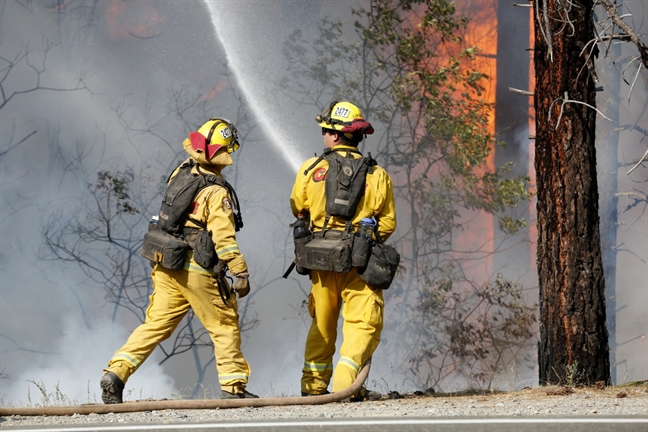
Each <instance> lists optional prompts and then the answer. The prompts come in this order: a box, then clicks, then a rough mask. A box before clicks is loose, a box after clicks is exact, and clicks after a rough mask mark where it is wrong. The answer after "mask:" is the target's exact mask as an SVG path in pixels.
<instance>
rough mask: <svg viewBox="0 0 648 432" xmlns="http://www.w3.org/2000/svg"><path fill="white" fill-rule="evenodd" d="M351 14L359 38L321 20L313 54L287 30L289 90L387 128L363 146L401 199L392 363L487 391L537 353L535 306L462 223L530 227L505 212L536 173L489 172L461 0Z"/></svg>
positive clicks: (379, 1) (488, 140)
mask: <svg viewBox="0 0 648 432" xmlns="http://www.w3.org/2000/svg"><path fill="white" fill-rule="evenodd" d="M353 13H354V14H355V16H357V18H358V21H356V23H355V29H356V32H357V37H356V38H352V37H351V36H349V34H348V33H345V32H344V28H343V26H342V24H341V23H335V22H330V21H326V20H324V21H323V22H322V24H321V25H320V33H321V34H320V37H319V38H318V39H317V41H316V43H315V44H313V48H312V51H313V55H312V57H309V54H310V51H309V50H308V49H307V44H306V41H304V40H303V39H301V38H300V34H299V33H296V34H293V35H292V36H291V38H290V41H291V42H289V43H288V45H287V46H286V50H285V53H286V56H287V57H288V60H289V62H290V65H291V67H290V70H289V72H290V75H289V76H290V77H291V80H290V81H287V82H286V83H285V87H287V88H291V89H292V90H293V91H294V92H295V93H296V94H302V95H303V96H304V100H308V101H309V103H313V104H314V105H316V106H318V107H322V106H327V105H328V103H329V101H330V100H331V99H350V100H352V101H354V102H355V103H357V104H358V105H359V106H360V107H361V109H362V112H363V113H364V114H365V116H366V117H367V118H369V119H370V120H371V121H372V123H373V122H375V123H377V126H378V127H376V130H377V131H379V133H381V135H380V136H379V142H378V144H376V145H372V148H369V147H368V145H369V144H362V145H361V147H363V146H364V148H361V150H372V151H375V152H377V155H376V156H377V159H378V161H379V163H380V164H381V166H383V167H385V168H386V169H387V170H388V172H390V174H391V175H392V179H393V181H394V191H395V194H396V199H397V207H398V224H399V229H398V230H397V232H396V234H395V235H394V236H393V237H392V240H393V239H396V242H397V243H398V246H399V250H400V252H401V257H402V260H401V263H402V264H403V268H402V272H401V273H400V276H399V277H398V278H397V280H396V281H395V283H394V285H392V288H390V290H389V291H388V292H387V293H386V295H387V296H389V297H388V303H389V304H390V305H391V306H390V307H391V308H392V310H394V309H395V311H394V312H392V314H393V315H392V316H397V317H398V318H397V320H392V321H391V322H389V321H386V331H385V335H386V338H387V339H390V340H391V341H392V343H391V344H389V345H388V350H389V351H390V353H389V355H390V361H392V362H398V363H401V362H402V363H404V364H405V365H409V371H410V374H409V378H410V379H412V380H413V381H415V382H416V384H418V385H419V386H420V385H425V386H426V387H429V386H436V385H440V384H441V383H442V382H444V381H447V380H449V379H450V380H453V379H457V378H461V379H463V380H464V382H467V383H468V384H469V385H478V386H486V387H491V386H492V385H493V380H494V379H495V377H496V376H497V375H498V374H500V373H501V372H502V371H504V370H507V369H510V368H516V367H517V366H520V365H524V364H525V363H526V362H527V361H529V359H528V358H527V357H525V353H526V352H528V351H529V350H530V348H531V344H532V338H533V332H532V327H533V324H534V321H535V315H534V307H533V306H530V305H526V304H525V302H524V301H523V299H522V289H521V287H520V286H519V285H518V284H516V283H514V282H512V281H510V280H507V279H506V278H504V277H503V276H501V275H494V274H488V275H486V276H484V275H482V274H478V272H476V271H475V268H474V267H475V263H476V262H483V261H481V260H485V261H488V260H489V259H490V257H491V256H492V254H493V253H494V252H495V248H496V247H495V246H493V245H492V244H491V243H490V242H491V241H492V239H491V238H489V237H488V235H485V236H484V238H479V239H478V243H480V244H479V245H478V246H476V247H475V246H473V247H472V248H471V249H467V250H466V249H464V248H463V246H465V245H466V244H467V243H468V242H467V241H466V239H467V236H466V235H462V231H463V230H470V229H471V225H470V221H471V219H472V220H473V222H474V220H478V221H479V220H481V219H483V220H485V221H488V222H486V224H487V225H488V226H489V228H488V230H489V231H490V230H491V228H490V221H491V220H492V218H493V217H495V218H497V220H498V221H499V226H500V229H501V230H502V232H505V233H509V234H512V233H515V232H516V231H517V230H518V229H519V228H520V227H522V226H524V225H525V223H526V221H524V220H521V219H515V218H513V217H511V216H509V215H508V214H507V213H506V210H507V209H508V208H509V207H511V206H515V205H517V204H518V203H519V202H521V201H524V200H526V199H527V198H528V197H529V196H530V194H529V192H528V190H527V186H528V179H527V178H526V177H524V176H514V177H512V178H506V177H505V174H506V172H507V171H508V168H509V166H502V167H496V168H491V165H490V164H491V163H492V152H493V150H494V147H495V145H496V142H495V139H494V136H493V135H492V134H491V133H490V132H489V130H490V127H489V115H490V113H491V109H492V106H491V104H490V102H489V101H488V100H486V98H485V95H484V86H483V84H484V82H485V81H486V80H487V79H488V77H487V76H486V75H484V74H483V73H481V72H480V71H479V70H478V69H477V68H476V66H475V55H476V54H477V53H478V52H479V50H478V48H476V47H466V46H464V45H463V43H462V40H461V38H460V37H459V36H458V35H459V31H460V30H461V28H463V27H464V26H465V25H466V22H467V21H466V20H465V19H462V18H458V17H457V16H455V7H454V4H453V3H452V2H448V1H440V0H419V1H393V0H376V1H372V2H370V3H369V5H368V6H367V8H366V9H359V10H355V11H354V12H353ZM349 41H351V42H349ZM295 77H297V78H299V79H297V80H295V79H294V78H295ZM372 141H373V139H372ZM474 226H475V225H473V227H474ZM477 226H479V225H478V224H477ZM477 237H479V235H477ZM473 238H474V237H473Z"/></svg>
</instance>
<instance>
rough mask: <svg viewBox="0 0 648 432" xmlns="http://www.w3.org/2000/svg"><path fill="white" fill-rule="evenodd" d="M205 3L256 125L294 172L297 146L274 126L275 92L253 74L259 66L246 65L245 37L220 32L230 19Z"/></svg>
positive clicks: (213, 4) (297, 164) (212, 4)
mask: <svg viewBox="0 0 648 432" xmlns="http://www.w3.org/2000/svg"><path fill="white" fill-rule="evenodd" d="M205 5H206V6H207V9H208V10H209V13H210V15H211V22H212V25H213V27H214V34H215V36H216V38H217V39H218V41H219V42H220V43H221V45H222V47H223V50H224V51H225V56H226V57H227V61H228V66H229V68H230V70H231V71H232V72H233V74H234V77H235V79H236V82H237V84H238V86H239V88H240V89H241V91H242V92H243V94H244V96H245V98H246V100H247V102H248V106H249V107H250V109H251V110H252V112H253V114H254V116H255V117H256V119H257V121H258V122H259V124H261V126H262V128H263V130H264V132H265V133H266V134H267V136H269V137H270V139H271V142H272V144H273V145H274V147H275V148H276V149H277V150H278V151H279V152H280V153H281V154H282V156H283V158H284V160H285V161H286V162H287V163H288V164H289V165H290V167H291V168H292V170H293V171H294V172H295V173H296V172H297V170H298V169H299V167H300V166H301V162H300V158H299V154H298V152H297V151H295V148H296V146H295V145H293V144H292V142H291V141H292V140H291V139H290V138H289V137H288V136H287V135H286V133H285V131H284V130H283V129H282V128H280V127H277V125H281V124H282V122H281V118H279V116H278V115H277V113H279V112H281V109H280V107H278V106H277V104H276V100H277V98H276V97H274V96H275V95H273V94H272V91H271V90H270V85H269V84H270V83H268V82H264V81H262V80H259V79H258V77H254V76H253V74H252V72H251V70H252V69H254V68H255V67H258V65H255V64H253V63H249V64H248V65H246V62H245V60H244V58H243V55H242V54H241V53H242V52H244V47H243V46H242V45H243V42H241V41H242V40H244V39H245V38H237V37H236V35H234V33H233V32H223V31H219V29H222V28H228V27H230V28H231V27H232V26H233V25H234V23H233V21H232V20H229V19H226V18H225V17H224V16H223V13H222V10H219V9H222V8H219V5H218V3H217V2H214V1H210V0H205ZM227 8H230V9H231V8H232V6H231V5H228V6H227ZM266 81H267V80H266Z"/></svg>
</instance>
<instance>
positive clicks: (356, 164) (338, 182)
mask: <svg viewBox="0 0 648 432" xmlns="http://www.w3.org/2000/svg"><path fill="white" fill-rule="evenodd" d="M325 159H326V161H327V162H328V164H329V169H328V172H327V173H326V186H325V188H326V213H327V214H329V215H331V216H337V217H340V218H342V219H344V220H350V219H352V218H353V216H354V215H355V211H356V207H357V206H358V202H359V201H360V198H362V195H364V191H365V179H366V178H367V171H368V169H369V166H370V165H369V162H368V161H369V160H370V158H364V157H362V158H357V159H356V158H353V156H351V155H347V157H345V156H342V155H341V154H340V153H339V152H331V153H328V154H327V155H326V156H325ZM371 160H373V159H371Z"/></svg>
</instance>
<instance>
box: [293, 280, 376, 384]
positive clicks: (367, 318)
mask: <svg viewBox="0 0 648 432" xmlns="http://www.w3.org/2000/svg"><path fill="white" fill-rule="evenodd" d="M310 274H311V280H312V284H313V285H312V288H311V292H310V296H309V303H308V311H309V313H310V315H311V317H312V318H313V321H312V323H311V326H310V330H309V331H308V336H307V339H306V350H305V355H304V368H303V369H302V379H301V390H302V392H305V393H311V394H321V393H324V392H325V391H326V389H327V387H328V384H329V382H330V380H331V376H332V375H333V377H334V379H333V388H332V391H334V392H338V391H341V390H344V389H346V388H348V387H349V386H351V384H353V382H354V381H355V379H356V377H357V376H358V372H359V371H360V368H361V367H362V365H363V364H364V363H365V362H366V361H367V360H368V359H369V358H371V356H372V355H373V353H374V351H375V350H376V348H377V347H378V343H379V342H380V333H381V332H382V327H383V309H384V301H383V296H382V290H375V291H374V290H372V289H371V288H369V286H368V285H367V284H365V283H364V282H363V281H362V280H361V279H360V277H359V276H358V271H357V270H356V269H355V268H353V269H351V271H350V272H348V273H334V272H325V271H317V270H312V271H311V273H310ZM342 303H344V308H343V310H342V317H343V319H344V324H343V327H342V333H343V335H342V336H343V342H342V347H341V348H340V360H339V361H338V364H337V366H336V367H335V374H333V363H332V362H333V354H334V353H335V340H336V338H337V323H338V318H339V316H340V310H341V308H342Z"/></svg>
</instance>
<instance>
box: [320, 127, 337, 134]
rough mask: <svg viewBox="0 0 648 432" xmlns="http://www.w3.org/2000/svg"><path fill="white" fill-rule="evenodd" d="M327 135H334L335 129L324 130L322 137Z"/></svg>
mask: <svg viewBox="0 0 648 432" xmlns="http://www.w3.org/2000/svg"><path fill="white" fill-rule="evenodd" d="M327 133H330V134H331V135H333V134H334V133H335V131H334V130H333V129H327V128H322V136H324V135H326V134H327Z"/></svg>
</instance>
